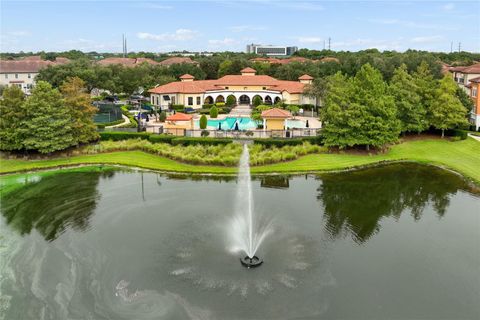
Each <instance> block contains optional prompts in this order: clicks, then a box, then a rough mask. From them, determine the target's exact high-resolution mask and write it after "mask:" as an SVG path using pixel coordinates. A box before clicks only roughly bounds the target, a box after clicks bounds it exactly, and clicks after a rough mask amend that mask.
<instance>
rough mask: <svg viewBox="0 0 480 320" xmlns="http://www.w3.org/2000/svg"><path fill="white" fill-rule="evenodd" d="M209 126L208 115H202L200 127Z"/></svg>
mask: <svg viewBox="0 0 480 320" xmlns="http://www.w3.org/2000/svg"><path fill="white" fill-rule="evenodd" d="M206 128H207V117H206V116H205V115H202V116H201V117H200V129H206Z"/></svg>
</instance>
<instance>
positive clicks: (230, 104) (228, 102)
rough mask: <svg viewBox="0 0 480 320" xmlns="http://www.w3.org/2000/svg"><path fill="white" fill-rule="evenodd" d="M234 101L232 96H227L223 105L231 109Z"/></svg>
mask: <svg viewBox="0 0 480 320" xmlns="http://www.w3.org/2000/svg"><path fill="white" fill-rule="evenodd" d="M236 101H237V100H236V99H235V97H234V96H228V97H227V102H226V103H225V104H226V105H227V106H229V107H231V106H233V105H235V102H236Z"/></svg>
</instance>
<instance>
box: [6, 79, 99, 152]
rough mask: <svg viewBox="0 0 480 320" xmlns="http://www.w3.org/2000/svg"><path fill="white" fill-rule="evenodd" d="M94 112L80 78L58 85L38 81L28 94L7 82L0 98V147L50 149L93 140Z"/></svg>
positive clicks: (54, 149)
mask: <svg viewBox="0 0 480 320" xmlns="http://www.w3.org/2000/svg"><path fill="white" fill-rule="evenodd" d="M96 112H97V108H95V107H94V106H93V105H92V101H91V98H90V95H89V94H88V93H87V92H86V90H85V83H84V81H83V80H81V79H80V78H69V79H67V81H65V82H64V83H63V84H62V85H61V86H60V88H59V89H57V88H53V87H52V85H51V84H49V83H48V82H45V81H39V82H37V84H36V86H35V88H34V89H33V90H32V94H31V95H30V96H29V97H25V95H24V93H23V92H22V90H21V89H20V88H19V87H17V86H9V87H7V88H5V89H4V91H3V95H2V99H1V100H0V150H5V151H38V152H40V153H50V152H54V151H57V150H63V149H66V148H68V147H72V146H77V145H80V144H84V143H88V142H90V141H93V140H96V139H98V133H97V127H96V126H95V124H94V123H93V115H94V114H95V113H96Z"/></svg>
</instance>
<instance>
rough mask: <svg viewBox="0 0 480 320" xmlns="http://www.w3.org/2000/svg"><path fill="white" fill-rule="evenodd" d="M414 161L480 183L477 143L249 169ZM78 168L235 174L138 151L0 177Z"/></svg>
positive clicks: (12, 163) (415, 145)
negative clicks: (122, 167)
mask: <svg viewBox="0 0 480 320" xmlns="http://www.w3.org/2000/svg"><path fill="white" fill-rule="evenodd" d="M399 160H406V161H416V162H420V163H427V164H435V165H440V166H444V167H447V168H450V169H453V170H455V171H457V172H460V173H462V174H463V175H465V176H467V177H469V178H471V179H472V180H474V181H476V182H477V183H480V142H478V141H475V140H474V139H473V138H468V139H467V140H463V141H456V142H452V141H448V140H440V139H427V140H418V141H410V142H405V143H402V144H399V145H395V146H393V147H392V148H391V149H390V150H389V151H388V152H387V153H385V154H380V155H371V156H368V155H352V154H312V155H307V156H304V157H302V158H300V159H297V160H294V161H291V162H282V163H276V164H271V165H265V166H258V167H253V168H252V173H275V172H279V173H288V172H317V171H329V170H341V169H346V168H353V167H357V166H364V165H369V164H374V163H378V162H382V161H399ZM80 164H118V165H125V166H133V167H141V168H148V169H155V170H161V171H170V172H187V173H229V174H231V173H235V172H236V171H237V169H236V168H234V167H222V166H199V165H189V164H184V163H180V162H177V161H174V160H170V159H167V158H162V157H159V156H156V155H152V154H148V153H144V152H141V151H124V152H113V153H102V154H94V155H82V156H75V157H70V158H58V159H52V160H35V161H33V160H5V159H2V160H1V166H0V173H13V172H21V171H28V170H35V169H43V168H55V167H61V166H72V165H80Z"/></svg>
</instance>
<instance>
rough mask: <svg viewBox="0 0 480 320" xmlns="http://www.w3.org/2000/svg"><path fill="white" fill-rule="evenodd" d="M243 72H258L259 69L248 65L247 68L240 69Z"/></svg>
mask: <svg viewBox="0 0 480 320" xmlns="http://www.w3.org/2000/svg"><path fill="white" fill-rule="evenodd" d="M240 72H241V73H257V70H255V69H253V68H250V67H246V68H243V69H242V70H240Z"/></svg>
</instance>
